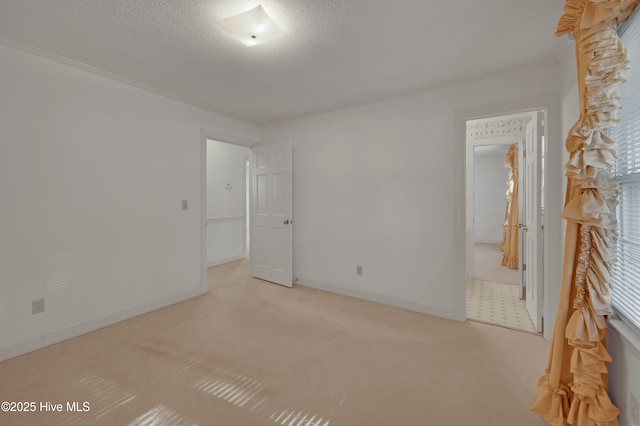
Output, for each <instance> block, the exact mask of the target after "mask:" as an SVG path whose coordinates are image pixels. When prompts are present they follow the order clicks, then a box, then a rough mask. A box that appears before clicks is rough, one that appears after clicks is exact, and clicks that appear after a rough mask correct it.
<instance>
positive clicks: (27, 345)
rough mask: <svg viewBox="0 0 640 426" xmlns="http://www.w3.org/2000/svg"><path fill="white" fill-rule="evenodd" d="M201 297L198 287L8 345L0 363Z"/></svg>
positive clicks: (2, 350) (3, 351) (1, 350)
mask: <svg viewBox="0 0 640 426" xmlns="http://www.w3.org/2000/svg"><path fill="white" fill-rule="evenodd" d="M200 295H201V289H200V286H198V287H197V288H194V289H193V290H190V291H186V292H183V293H179V294H176V295H175V296H170V297H166V298H164V299H160V300H156V301H153V302H149V303H144V304H142V305H138V306H135V307H133V308H129V309H125V310H124V311H120V312H117V313H115V314H111V315H107V316H105V317H102V318H97V319H94V320H91V321H88V322H85V323H82V324H78V325H75V326H72V327H69V328H65V329H63V330H58V331H55V332H53V333H51V334H47V335H44V336H40V337H36V338H33V339H29V340H27V341H24V342H21V343H17V344H15V345H10V346H7V347H4V348H0V361H4V360H7V359H9V358H13V357H16V356H18V355H22V354H25V353H27V352H31V351H35V350H36V349H41V348H44V347H45V346H49V345H52V344H54V343H58V342H61V341H63V340H67V339H70V338H72V337H76V336H80V335H81V334H85V333H88V332H90V331H94V330H97V329H99V328H102V327H106V326H108V325H111V324H115V323H117V322H120V321H124V320H126V319H129V318H133V317H136V316H138V315H142V314H146V313H147V312H151V311H155V310H156V309H160V308H164V307H165V306H169V305H173V304H175V303H178V302H182V301H184V300H187V299H191V298H193V297H196V296H200Z"/></svg>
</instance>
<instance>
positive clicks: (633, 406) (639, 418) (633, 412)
mask: <svg viewBox="0 0 640 426" xmlns="http://www.w3.org/2000/svg"><path fill="white" fill-rule="evenodd" d="M629 416H630V417H631V421H632V422H633V424H634V425H636V426H640V406H639V405H638V398H637V397H636V396H635V395H634V394H632V393H630V394H629Z"/></svg>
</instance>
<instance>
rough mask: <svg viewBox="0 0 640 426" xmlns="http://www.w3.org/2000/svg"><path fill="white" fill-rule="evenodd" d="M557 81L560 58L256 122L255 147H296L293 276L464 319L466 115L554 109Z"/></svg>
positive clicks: (555, 129)
mask: <svg viewBox="0 0 640 426" xmlns="http://www.w3.org/2000/svg"><path fill="white" fill-rule="evenodd" d="M557 86H558V82H557V67H556V65H554V64H548V63H546V64H539V65H529V66H527V67H522V68H518V69H513V70H509V71H507V72H503V73H500V74H496V75H492V76H486V77H484V78H482V79H477V80H474V81H469V82H465V83H461V84H457V85H454V86H448V87H443V88H439V89H434V90H432V91H428V92H423V93H420V94H416V95H413V96H406V97H402V98H395V99H391V100H386V101H381V102H378V103H375V104H370V105H365V106H360V107H354V108H349V109H344V110H340V111H335V112H330V113H326V114H321V115H316V116H312V117H308V118H301V119H297V120H293V121H289V122H284V123H279V124H276V125H273V126H269V127H265V128H262V129H261V143H269V142H278V141H292V143H293V164H294V166H293V167H294V170H293V185H294V195H293V199H294V212H293V213H294V229H293V232H294V253H295V255H294V276H295V277H296V278H297V279H298V283H301V284H306V285H309V286H313V287H317V288H321V289H325V290H330V291H336V292H340V293H344V294H351V295H355V296H359V297H364V298H368V299H372V300H377V301H381V302H384V303H389V304H394V305H397V306H402V307H406V308H409V309H415V310H419V311H422V312H427V313H431V314H435V315H440V316H444V317H448V318H456V319H464V318H465V316H466V313H465V278H464V277H465V271H464V265H465V219H464V218H465V212H464V208H465V207H464V206H465V201H464V198H465V181H464V168H465V119H467V118H474V117H473V114H480V113H482V112H484V113H492V114H496V113H506V112H514V111H516V110H523V109H527V108H528V109H532V108H536V107H540V106H543V104H545V103H550V104H552V105H551V106H550V108H551V110H550V111H551V112H553V113H555V114H558V98H557V91H558V87H557ZM543 98H544V100H542V99H543ZM556 117H557V116H551V117H550V123H549V124H550V126H552V127H553V130H552V131H551V133H550V134H551V136H552V138H553V140H554V141H557V140H558V139H559V135H558V133H559V132H558V130H559V123H558V121H559V118H556ZM553 148H554V149H552V151H554V150H555V149H556V148H557V145H554V146H553ZM549 172H550V175H551V176H552V177H553V178H554V179H556V180H559V176H558V174H559V167H557V170H555V169H554V170H550V171H549ZM552 201H554V202H555V201H556V200H555V199H554V200H552ZM552 204H553V203H552ZM552 207H553V208H557V206H552ZM556 218H557V219H556V220H557V221H558V226H557V228H559V218H558V217H556ZM552 228H553V226H552ZM552 241H553V240H552ZM358 264H359V265H363V267H364V274H363V276H362V277H358V276H356V265H358ZM557 269H558V268H556V270H554V274H555V273H556V272H557ZM556 275H557V276H556ZM553 278H554V279H553V280H551V279H550V280H548V281H549V282H550V283H551V284H550V285H552V286H553V285H555V283H557V282H558V280H559V273H558V274H555V275H554V276H553ZM552 291H557V290H556V289H554V288H552Z"/></svg>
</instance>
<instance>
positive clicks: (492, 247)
mask: <svg viewBox="0 0 640 426" xmlns="http://www.w3.org/2000/svg"><path fill="white" fill-rule="evenodd" d="M474 248H475V251H474V261H475V265H474V272H475V277H474V278H475V279H476V280H480V281H490V282H494V283H504V284H519V283H520V275H519V273H518V270H517V269H510V268H507V267H506V266H502V251H501V250H500V245H499V244H486V243H475V247H474Z"/></svg>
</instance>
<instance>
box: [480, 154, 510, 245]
mask: <svg viewBox="0 0 640 426" xmlns="http://www.w3.org/2000/svg"><path fill="white" fill-rule="evenodd" d="M505 157H506V154H505V155H475V156H474V160H473V167H474V168H473V174H474V180H473V181H474V216H475V217H474V220H475V226H474V233H475V241H476V242H479V243H497V244H499V243H500V242H501V241H502V232H503V224H504V214H505V210H506V208H507V197H506V195H505V194H506V191H507V177H508V171H509V169H507V168H506V167H505V166H504V160H505Z"/></svg>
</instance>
